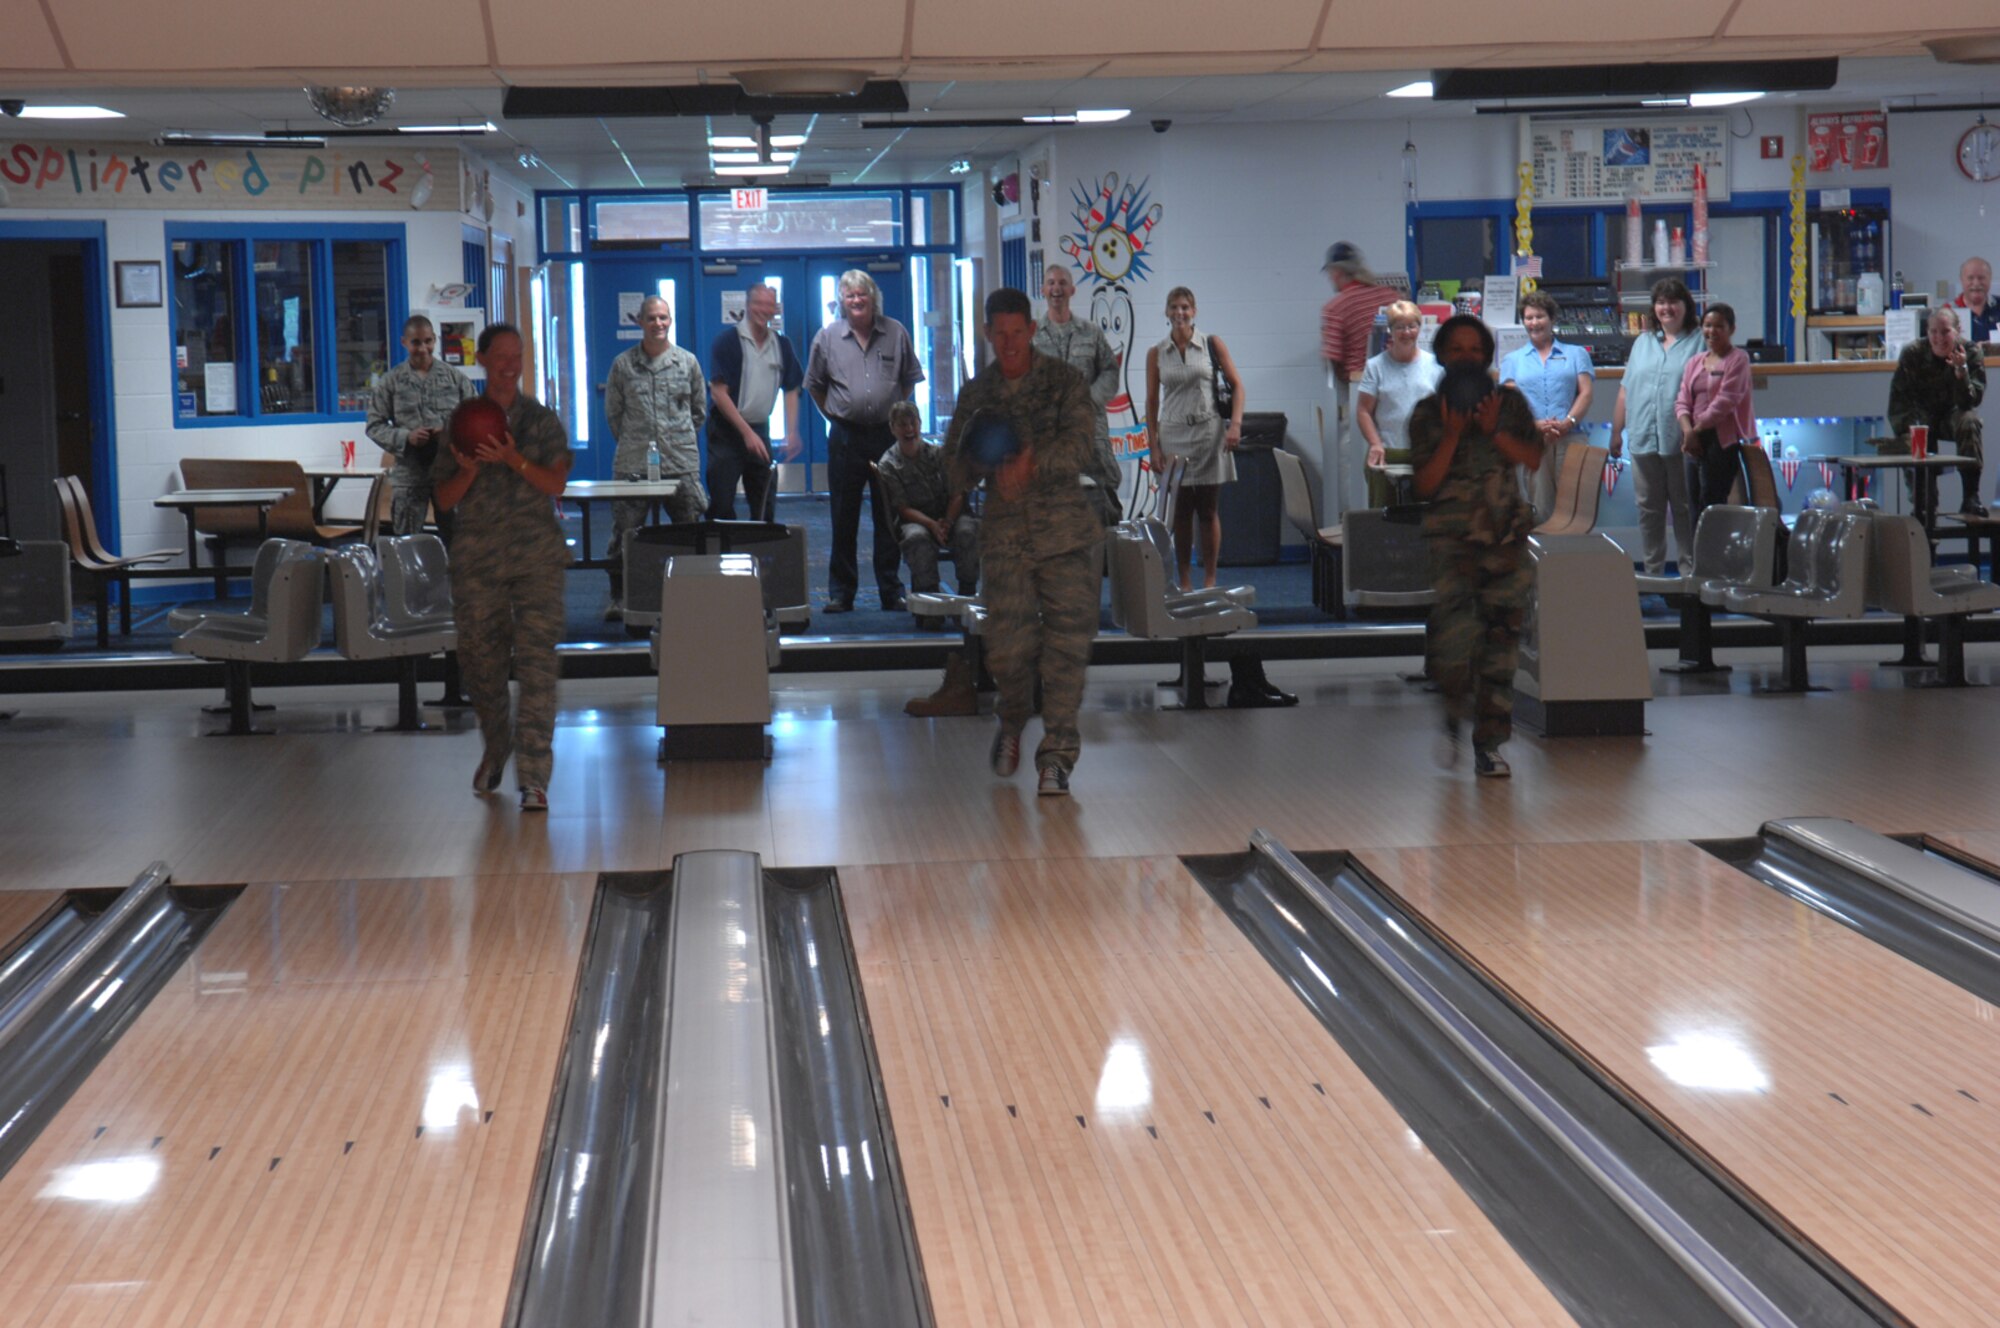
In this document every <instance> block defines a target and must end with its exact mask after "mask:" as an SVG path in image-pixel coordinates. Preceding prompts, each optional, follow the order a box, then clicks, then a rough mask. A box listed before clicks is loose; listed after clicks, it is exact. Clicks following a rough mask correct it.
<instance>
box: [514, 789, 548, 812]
mask: <svg viewBox="0 0 2000 1328" xmlns="http://www.w3.org/2000/svg"><path fill="white" fill-rule="evenodd" d="M548 809H549V791H548V790H547V789H545V788H540V787H537V786H536V785H534V784H523V785H522V786H521V810H522V811H524V812H545V811H547V810H548Z"/></svg>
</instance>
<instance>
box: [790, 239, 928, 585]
mask: <svg viewBox="0 0 2000 1328" xmlns="http://www.w3.org/2000/svg"><path fill="white" fill-rule="evenodd" d="M839 289H840V309H841V314H842V315H843V316H842V318H841V321H839V322H838V323H830V324H828V325H827V326H825V327H823V328H821V329H820V330H819V334H818V335H817V336H815V337H814V338H813V343H812V351H811V353H810V354H809V355H808V356H807V359H806V391H807V392H809V393H811V394H812V399H813V404H814V405H816V406H818V407H819V410H820V414H822V415H824V416H826V422H827V439H826V487H827V494H828V497H829V498H830V499H831V505H832V509H833V511H832V516H833V547H832V549H831V551H830V554H829V557H828V560H827V569H826V576H827V596H826V611H827V612H828V613H847V612H850V611H851V610H852V609H853V608H854V591H855V587H856V585H857V584H858V582H859V579H860V567H859V564H858V560H857V553H856V548H855V545H856V542H857V540H858V539H859V538H860V534H861V509H862V508H863V507H864V506H868V507H869V508H870V510H871V511H873V510H875V502H876V499H875V483H874V481H873V479H872V478H871V476H870V474H869V470H868V463H869V462H871V461H873V460H875V458H877V457H879V456H881V455H882V453H883V452H884V451H886V450H887V449H888V448H889V447H890V445H891V444H893V443H894V442H895V434H894V432H893V431H892V430H891V429H890V427H889V408H890V407H892V406H894V405H895V404H896V403H897V402H898V401H908V400H909V399H910V398H911V396H912V395H914V393H915V389H916V386H917V384H918V383H921V382H923V381H924V371H923V368H922V367H921V366H920V365H918V363H917V351H916V347H915V345H914V344H913V343H912V342H911V341H910V333H909V331H908V329H906V328H905V327H904V326H903V325H902V324H901V323H899V322H897V321H896V320H895V319H893V318H889V317H886V316H885V315H884V314H883V313H882V288H881V287H879V286H877V285H876V284H875V278H873V277H871V276H869V275H868V274H867V273H866V272H864V271H862V270H861V269H860V268H851V269H849V270H848V271H846V272H843V273H841V274H840V285H839ZM869 524H870V525H871V526H872V527H873V529H874V532H875V542H874V564H875V588H876V591H877V593H878V594H879V595H880V596H881V601H882V609H883V611H884V612H888V613H896V612H900V611H901V610H902V608H903V579H902V566H901V564H902V556H903V554H902V549H901V547H900V546H899V545H898V544H897V543H896V532H895V531H894V530H893V529H891V528H890V526H889V524H888V523H886V522H884V521H881V520H879V519H876V518H871V519H870V522H869Z"/></svg>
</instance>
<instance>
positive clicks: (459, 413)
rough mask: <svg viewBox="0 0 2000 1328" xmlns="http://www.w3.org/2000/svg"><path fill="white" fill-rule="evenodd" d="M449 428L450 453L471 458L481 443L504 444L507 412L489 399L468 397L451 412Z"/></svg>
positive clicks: (476, 453)
mask: <svg viewBox="0 0 2000 1328" xmlns="http://www.w3.org/2000/svg"><path fill="white" fill-rule="evenodd" d="M448 427H449V429H450V431H451V448H452V451H454V452H456V453H458V454H459V455H460V456H462V457H474V456H477V455H478V454H479V445H480V444H481V443H485V442H492V443H504V442H506V441H507V412H506V410H505V409H503V408H502V407H501V405H500V403H499V402H497V401H495V400H494V399H493V398H492V397H467V398H466V399H465V400H463V401H461V402H459V403H458V408H457V409H456V410H454V411H452V413H451V423H450V425H449V426H448Z"/></svg>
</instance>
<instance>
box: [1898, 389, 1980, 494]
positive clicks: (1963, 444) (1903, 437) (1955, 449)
mask: <svg viewBox="0 0 2000 1328" xmlns="http://www.w3.org/2000/svg"><path fill="white" fill-rule="evenodd" d="M1919 423H1922V421H1919ZM1930 426H1931V441H1930V449H1931V455H1932V456H1965V457H1971V458H1972V459H1973V461H1974V462H1975V463H1976V464H1975V465H1974V466H1973V467H1972V468H1971V469H1970V470H1961V471H1959V472H1957V473H1958V479H1959V484H1960V485H1961V486H1962V488H1961V490H1960V491H1961V492H1962V493H1963V494H1964V495H1965V496H1964V497H1963V498H1962V499H1961V500H1960V501H1959V506H1960V507H1962V508H1963V507H1969V506H1971V505H1972V504H1973V503H1975V502H1984V501H1985V498H1984V496H1983V495H1984V494H1985V489H1986V486H1985V469H1986V426H1985V424H1984V422H1983V421H1981V420H1980V418H1979V412H1978V411H1976V410H1956V411H1953V412H1952V413H1951V414H1949V415H1946V416H1943V417H1941V418H1938V419H1933V420H1931V421H1930ZM1945 442H1949V443H1950V444H1952V448H1951V451H1949V452H1946V451H1945V450H1944V449H1943V448H1942V447H1940V446H1939V444H1940V443H1945ZM1880 450H1881V452H1882V454H1883V455H1885V456H1908V455H1910V435H1909V434H1908V433H1902V434H1899V435H1897V436H1896V437H1895V438H1894V439H1893V440H1885V441H1884V442H1883V443H1882V444H1881V445H1880ZM1910 482H1911V475H1910V472H1908V471H1905V472H1904V473H1903V492H1904V493H1908V492H1909V485H1910ZM1929 482H1930V483H1931V485H1932V486H1933V487H1935V486H1936V484H1937V479H1936V477H1935V475H1933V476H1931V477H1930V478H1929ZM1933 496H1935V493H1933Z"/></svg>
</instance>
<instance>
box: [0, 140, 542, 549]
mask: <svg viewBox="0 0 2000 1328" xmlns="http://www.w3.org/2000/svg"><path fill="white" fill-rule="evenodd" d="M495 184H496V186H497V187H496V189H495V198H496V207H495V210H494V219H493V223H492V224H493V227H494V229H496V230H500V229H503V228H504V229H508V230H510V231H512V233H514V234H515V237H516V238H515V251H514V252H515V261H516V262H517V263H522V262H532V260H533V257H534V230H533V226H534V218H533V215H532V209H531V208H527V209H525V211H526V215H525V216H523V217H517V216H516V204H517V202H521V201H523V200H524V199H525V198H527V197H528V196H527V195H525V194H523V193H520V192H518V191H517V190H516V189H515V187H514V186H513V185H512V182H511V181H504V180H503V179H502V178H501V177H500V176H499V174H498V173H497V172H496V174H495ZM7 216H8V219H9V220H12V221H25V220H51V221H97V220H101V221H103V222H104V223H105V241H106V243H105V248H106V250H107V255H106V256H107V259H108V261H109V262H113V263H115V262H119V261H123V260H134V259H137V260H143V261H148V262H162V261H164V260H165V258H166V256H167V241H166V227H167V225H168V223H170V222H172V223H175V224H181V223H189V222H224V223H235V224H241V225H244V226H246V227H248V226H256V225H259V224H272V223H284V224H302V225H318V224H327V225H338V224H347V225H382V224H385V223H388V224H398V225H401V226H403V227H404V258H405V262H406V266H407V269H408V273H409V290H408V292H407V299H408V302H409V304H410V306H411V307H413V308H415V307H420V306H422V305H424V304H426V303H427V302H428V301H429V297H430V288H431V287H432V286H434V285H442V284H446V283H449V282H454V281H460V280H463V279H464V255H463V250H462V249H461V247H460V246H461V242H462V232H461V229H460V227H461V224H462V223H471V224H484V220H485V219H484V218H483V217H473V216H466V215H463V214H461V213H458V212H442V211H440V212H425V213H413V212H411V211H409V210H408V209H407V208H405V209H402V210H384V211H327V212H290V211H287V212H283V213H279V214H261V213H260V214H246V213H244V212H241V211H233V212H232V211H213V212H204V211H174V212H168V211H155V210H117V211H110V212H104V213H90V212H80V211H75V210H62V211H45V212H36V211H33V210H29V209H18V210H14V209H10V210H9V211H8V213H7ZM523 227H525V234H523V232H522V228H523ZM105 275H106V280H107V288H108V285H109V277H110V273H109V272H108V271H107V273H106V274H105ZM110 314H111V359H112V385H113V393H114V398H115V404H114V410H115V413H116V421H117V431H118V437H117V447H116V454H117V458H118V497H119V504H118V506H119V512H118V516H119V526H120V537H119V538H120V543H121V545H122V546H123V547H124V548H127V549H147V548H161V547H173V548H179V547H182V546H183V545H184V543H185V541H186V525H185V524H184V522H183V521H182V519H181V518H180V516H179V515H177V514H175V513H173V512H169V511H163V510H161V509H159V508H156V507H154V506H153V499H154V498H155V497H157V496H158V495H160V494H163V493H168V492H170V491H172V490H174V489H177V488H179V487H180V479H179V466H180V462H181V459H182V458H183V457H230V458H265V457H275V458H290V459H293V460H297V461H301V462H304V463H306V464H308V465H338V464H339V462H340V444H341V441H342V440H343V439H350V438H351V439H353V440H354V441H355V442H356V443H357V444H359V446H358V448H357V451H356V456H355V463H356V466H357V468H360V469H372V468H373V467H375V466H377V465H379V464H380V459H381V453H380V452H379V451H377V450H376V449H375V448H374V447H373V446H372V445H371V444H370V443H369V442H368V438H367V435H366V434H365V433H364V432H363V422H362V421H360V420H354V421H349V422H343V423H337V424H273V425H251V426H244V427H223V428H192V429H176V428H175V427H174V397H173V392H174V372H173V363H174V361H173V342H172V333H171V331H170V322H169V311H168V310H167V309H166V308H164V307H162V308H158V309H120V308H117V307H116V302H115V301H114V302H113V307H112V309H111V310H110ZM397 354H400V351H398V352H397ZM363 492H364V487H363V486H362V485H361V484H360V483H358V482H355V483H350V484H345V485H342V486H341V488H340V489H339V490H336V497H335V501H334V503H333V504H332V511H334V512H336V513H338V512H343V511H346V512H358V510H359V507H360V502H361V498H362V495H363Z"/></svg>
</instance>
